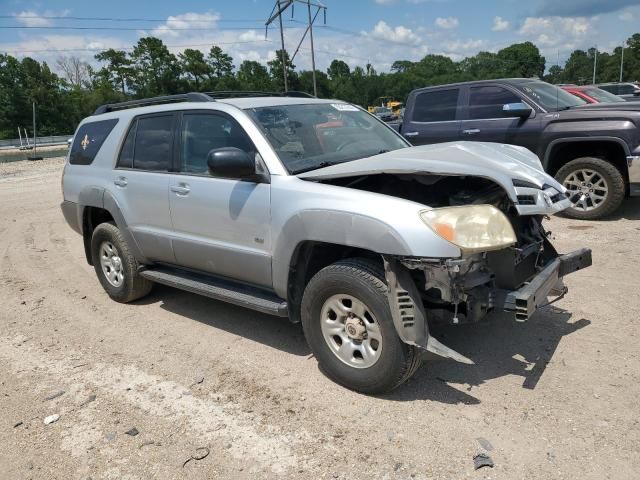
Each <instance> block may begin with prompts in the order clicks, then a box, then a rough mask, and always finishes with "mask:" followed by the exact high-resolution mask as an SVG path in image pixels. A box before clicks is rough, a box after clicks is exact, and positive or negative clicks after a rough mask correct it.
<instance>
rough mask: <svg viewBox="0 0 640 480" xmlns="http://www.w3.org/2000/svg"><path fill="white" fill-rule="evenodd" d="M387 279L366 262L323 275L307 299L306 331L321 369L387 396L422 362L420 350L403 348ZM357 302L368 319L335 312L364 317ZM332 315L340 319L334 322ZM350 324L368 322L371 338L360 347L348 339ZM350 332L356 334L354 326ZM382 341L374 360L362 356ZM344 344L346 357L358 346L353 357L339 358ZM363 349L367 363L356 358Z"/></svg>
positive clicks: (343, 265) (337, 267)
mask: <svg viewBox="0 0 640 480" xmlns="http://www.w3.org/2000/svg"><path fill="white" fill-rule="evenodd" d="M383 278H384V275H383V273H382V271H381V268H380V267H379V266H377V265H376V264H375V263H373V262H370V261H368V260H366V259H348V260H342V261H339V262H336V263H334V264H332V265H329V266H328V267H325V268H323V269H322V270H320V271H319V272H318V273H317V274H316V275H315V276H314V277H313V278H312V279H311V281H310V282H309V284H308V285H307V287H306V288H305V291H304V295H303V297H302V306H301V317H302V318H301V319H302V328H303V330H304V334H305V338H306V339H307V343H308V344H309V347H310V348H311V351H312V352H313V354H314V355H315V357H316V358H317V360H318V363H319V366H320V369H321V370H322V371H323V372H324V373H325V375H327V376H328V377H329V378H330V379H332V380H333V381H335V382H337V383H339V384H340V385H343V386H345V387H347V388H349V389H352V390H355V391H358V392H362V393H366V394H380V393H385V392H389V391H391V390H393V389H394V388H396V387H398V386H399V385H401V384H402V383H404V382H405V381H406V380H408V379H409V378H410V377H411V376H412V375H413V374H414V373H415V371H416V370H417V369H418V367H419V366H420V365H421V359H422V356H421V355H420V353H419V351H418V349H417V348H415V347H413V346H411V345H407V344H405V343H403V342H402V341H401V340H400V338H399V337H398V334H397V333H396V329H395V326H394V324H393V320H392V318H391V310H390V308H389V303H388V299H387V287H386V284H385V282H384V281H383ZM349 299H351V300H349ZM336 302H338V303H336ZM357 302H360V304H362V305H364V308H365V310H366V312H367V313H366V314H364V315H360V316H363V317H364V319H361V318H360V317H358V316H356V317H355V318H352V319H349V318H348V317H344V316H343V315H337V314H336V311H341V312H342V313H344V311H343V310H342V309H343V308H345V309H346V310H349V309H351V310H352V312H351V313H353V312H360V313H361V312H362V309H361V308H360V307H359V306H358V303H357ZM338 304H341V306H340V308H333V307H331V305H338ZM345 305H346V306H345ZM349 305H350V307H349ZM327 309H328V310H327ZM332 312H333V315H332ZM323 313H325V315H323ZM333 316H335V317H336V319H335V320H333V319H332V318H331V317H333ZM348 321H349V322H352V323H353V322H354V321H355V322H360V323H361V324H363V325H364V324H365V322H366V325H365V328H366V338H365V340H362V343H361V344H360V345H359V346H358V341H359V340H357V339H355V340H354V339H351V337H349V333H348V332H347V328H346V325H347V322H348ZM323 322H324V324H325V325H331V326H333V327H331V328H334V330H333V331H332V332H333V333H335V332H337V331H339V330H340V324H342V327H343V328H342V331H341V333H338V334H336V335H333V333H329V334H328V333H327V331H328V330H329V329H330V327H329V326H326V327H323ZM334 322H335V323H334ZM376 325H377V327H376ZM356 326H357V324H356ZM349 328H350V329H351V330H353V324H352V325H351V326H350V327H349ZM359 328H361V327H359ZM325 335H327V336H325ZM341 335H342V336H341ZM338 337H339V338H340V342H339V343H338V341H337V340H338ZM343 337H344V338H345V339H346V340H343ZM378 337H380V340H379V341H378V344H377V350H376V351H375V353H374V355H367V356H366V358H365V357H364V356H363V353H362V352H365V351H371V348H372V347H375V346H376V345H375V344H374V342H375V341H376V338H378ZM343 342H344V343H345V345H344V346H345V351H347V352H348V351H350V349H351V347H353V345H355V346H356V347H357V348H356V349H354V350H353V355H351V356H350V355H343V357H342V358H341V357H339V356H338V353H334V351H335V349H336V348H342V347H341V345H342V343H343ZM365 342H368V343H367V345H368V348H365ZM338 345H340V346H338ZM358 348H359V349H360V352H361V353H360V357H361V360H362V362H360V359H359V358H358V355H357V353H356V350H357V349H358ZM372 358H375V361H374V363H373V364H371V363H370V362H371V359H372ZM347 362H350V363H347Z"/></svg>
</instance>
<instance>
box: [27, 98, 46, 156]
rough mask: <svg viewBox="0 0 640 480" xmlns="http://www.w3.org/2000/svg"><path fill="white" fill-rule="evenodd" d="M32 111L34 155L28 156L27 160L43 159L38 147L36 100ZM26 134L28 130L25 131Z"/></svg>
mask: <svg viewBox="0 0 640 480" xmlns="http://www.w3.org/2000/svg"><path fill="white" fill-rule="evenodd" d="M32 112H33V155H31V156H30V157H27V160H42V157H39V156H38V151H37V150H38V147H37V138H38V137H37V134H36V102H33V103H32ZM25 136H26V132H25Z"/></svg>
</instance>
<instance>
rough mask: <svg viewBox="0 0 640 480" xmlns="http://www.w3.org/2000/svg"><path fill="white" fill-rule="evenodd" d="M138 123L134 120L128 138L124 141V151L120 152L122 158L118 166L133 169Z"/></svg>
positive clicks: (119, 159)
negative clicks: (134, 143) (134, 144)
mask: <svg viewBox="0 0 640 480" xmlns="http://www.w3.org/2000/svg"><path fill="white" fill-rule="evenodd" d="M137 125H138V121H137V120H134V122H133V124H132V125H131V128H129V133H127V138H126V139H125V140H124V144H123V145H122V150H120V158H118V166H119V167H123V168H133V142H134V140H135V138H136V126H137Z"/></svg>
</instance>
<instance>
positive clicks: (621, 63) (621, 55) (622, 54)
mask: <svg viewBox="0 0 640 480" xmlns="http://www.w3.org/2000/svg"><path fill="white" fill-rule="evenodd" d="M623 65H624V42H622V45H620V80H619V81H620V83H622V67H623Z"/></svg>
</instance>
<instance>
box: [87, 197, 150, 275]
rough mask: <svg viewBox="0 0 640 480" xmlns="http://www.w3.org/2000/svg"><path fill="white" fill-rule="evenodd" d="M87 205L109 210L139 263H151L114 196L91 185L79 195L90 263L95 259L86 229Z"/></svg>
mask: <svg viewBox="0 0 640 480" xmlns="http://www.w3.org/2000/svg"><path fill="white" fill-rule="evenodd" d="M87 207H95V208H101V209H103V210H106V211H107V212H109V214H110V215H111V217H113V221H114V222H115V224H116V226H117V227H118V230H120V232H121V233H122V235H123V237H124V239H125V241H126V242H127V246H128V247H129V251H130V252H131V254H132V255H133V256H134V257H135V259H136V260H137V261H138V262H139V263H149V262H148V260H147V259H146V258H145V256H144V255H143V254H142V250H141V249H140V247H139V246H138V243H137V242H136V240H135V238H134V237H133V235H132V234H131V230H129V227H128V225H127V221H126V220H125V218H124V215H123V214H122V210H121V209H120V207H119V205H118V202H117V201H116V200H115V198H113V196H112V195H111V193H110V192H109V191H108V190H105V189H104V188H101V187H95V186H91V187H86V188H85V189H83V190H82V191H81V192H80V194H79V195H78V217H79V219H80V220H81V222H80V225H81V229H82V237H83V240H84V253H85V256H86V258H87V262H88V263H89V265H93V261H92V259H91V236H90V235H87V234H86V232H85V231H84V230H85V221H84V217H85V215H84V214H85V209H86V208H87Z"/></svg>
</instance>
